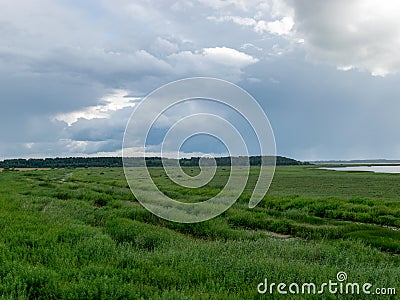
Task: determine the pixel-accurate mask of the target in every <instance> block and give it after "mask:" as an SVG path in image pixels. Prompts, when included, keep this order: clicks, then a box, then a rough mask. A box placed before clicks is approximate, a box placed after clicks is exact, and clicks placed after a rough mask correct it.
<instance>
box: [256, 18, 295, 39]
mask: <svg viewBox="0 0 400 300" xmlns="http://www.w3.org/2000/svg"><path fill="white" fill-rule="evenodd" d="M293 26H294V22H293V19H292V17H283V18H282V19H281V20H276V21H272V22H265V21H259V22H258V23H257V25H256V26H255V28H254V30H255V31H256V32H264V31H267V32H269V33H273V34H277V35H285V34H286V35H287V34H290V32H291V30H292V28H293Z"/></svg>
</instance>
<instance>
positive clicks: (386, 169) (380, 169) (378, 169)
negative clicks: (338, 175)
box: [320, 166, 400, 174]
mask: <svg viewBox="0 0 400 300" xmlns="http://www.w3.org/2000/svg"><path fill="white" fill-rule="evenodd" d="M320 169H323V170H332V171H346V172H349V171H350V172H374V173H392V174H396V173H400V166H359V167H337V168H320Z"/></svg>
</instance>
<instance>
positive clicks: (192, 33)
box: [0, 0, 400, 160]
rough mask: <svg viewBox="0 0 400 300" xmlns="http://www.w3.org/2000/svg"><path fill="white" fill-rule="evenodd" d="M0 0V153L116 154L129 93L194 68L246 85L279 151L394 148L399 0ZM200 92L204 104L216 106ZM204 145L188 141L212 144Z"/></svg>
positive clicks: (332, 153)
mask: <svg viewBox="0 0 400 300" xmlns="http://www.w3.org/2000/svg"><path fill="white" fill-rule="evenodd" d="M0 5H1V10H0V101H1V102H0V104H1V110H0V125H1V126H0V138H1V140H0V160H2V159H7V158H19V157H23V158H29V157H65V156H68V157H69V156H97V155H101V156H106V155H107V156H110V155H121V148H122V140H123V135H124V131H125V127H126V124H127V122H128V120H129V117H130V115H131V114H132V112H133V110H134V109H135V106H137V105H139V103H140V101H141V100H142V99H143V98H144V97H145V96H146V95H148V94H149V93H150V92H152V91H153V90H155V89H157V88H158V87H160V86H162V85H164V84H167V83H169V82H171V81H174V80H179V79H183V78H187V77H197V76H201V77H203V76H204V77H214V78H219V79H223V80H227V81H230V82H232V83H234V84H236V85H238V86H239V87H241V88H243V89H245V90H246V91H248V92H249V93H250V94H251V95H252V96H253V97H254V98H255V99H256V100H257V101H258V103H259V104H260V106H261V107H262V109H263V110H264V112H265V114H266V115H267V116H268V118H269V121H270V123H271V126H272V129H273V131H274V135H275V140H276V148H277V154H279V155H284V156H288V157H292V158H295V159H299V160H328V159H373V158H387V159H400V138H399V129H400V117H399V112H400V84H399V83H400V74H399V70H400V55H399V54H400V2H399V1H396V0H380V1H378V0H353V1H348V0H335V1H320V0H264V1H258V0H224V1H223V0H197V1H194V0H186V1H184V0H182V1H144V0H143V1H142V0H137V1H131V0H85V1H77V0H32V1H22V0H0ZM208 105H209V104H208V103H207V102H204V103H202V106H203V107H202V108H201V109H200V110H201V111H207V110H209V111H216V110H217V109H215V108H213V106H212V105H213V104H211V105H210V106H208ZM194 107H195V105H192V106H190V107H184V108H182V109H176V110H175V111H174V110H173V111H171V112H169V116H170V118H173V117H174V118H175V119H179V118H182V117H185V114H187V113H188V112H189V111H192V110H193V109H194ZM154 109H157V107H154ZM217 111H218V110H217ZM173 113H175V116H172V114H173ZM167 123H168V122H167ZM164 129H165V128H164ZM154 140H157V139H154ZM158 142H159V141H158ZM154 143H156V142H154ZM207 144H208V145H210V144H209V143H206V142H201V141H197V142H196V141H194V143H193V145H192V146H190V145H189V143H187V144H185V145H184V146H185V147H184V151H185V152H186V153H188V154H196V153H197V154H198V153H200V154H201V153H211V152H213V151H212V149H210V147H208V148H207V147H206V145H207ZM149 146H152V147H154V146H156V145H155V144H154V145H149ZM217 148H218V147H217ZM149 149H151V147H150V148H149ZM167 150H168V149H167ZM167 150H166V151H167Z"/></svg>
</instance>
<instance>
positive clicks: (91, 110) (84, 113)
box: [54, 90, 140, 126]
mask: <svg viewBox="0 0 400 300" xmlns="http://www.w3.org/2000/svg"><path fill="white" fill-rule="evenodd" d="M139 99H140V98H138V97H131V96H129V93H128V91H125V90H115V91H113V93H111V94H109V95H106V96H104V97H102V98H101V99H100V100H99V102H100V104H99V105H95V106H89V107H86V108H84V109H82V110H78V111H73V112H69V113H62V114H58V115H56V116H55V117H54V119H55V120H58V121H64V122H66V123H67V124H68V126H71V125H72V124H74V123H75V122H77V121H78V120H79V119H86V120H92V119H98V118H109V117H110V116H111V114H112V113H113V112H115V111H117V110H121V109H123V108H125V107H134V106H135V102H137V101H138V100H139Z"/></svg>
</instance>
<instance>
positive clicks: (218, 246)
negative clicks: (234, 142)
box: [0, 166, 400, 299]
mask: <svg viewBox="0 0 400 300" xmlns="http://www.w3.org/2000/svg"><path fill="white" fill-rule="evenodd" d="M198 171H199V170H198V168H196V167H187V168H186V169H185V172H186V173H187V174H193V175H196V174H198ZM251 172H252V176H251V177H250V179H249V182H248V185H247V187H246V190H245V192H244V193H243V194H242V196H241V197H240V199H239V200H238V201H237V202H236V203H235V204H234V205H233V206H232V207H231V208H230V209H229V210H227V211H226V212H225V213H224V214H223V215H222V216H220V217H218V218H215V219H213V220H210V221H207V222H203V223H199V224H178V223H173V222H168V221H164V220H162V219H159V218H158V217H156V216H154V215H152V214H151V213H149V212H148V211H147V210H145V209H144V208H143V207H142V206H141V205H140V204H139V203H138V202H137V201H136V199H134V197H133V195H132V193H131V191H130V190H129V188H128V186H127V183H126V180H125V177H124V175H123V171H122V169H121V168H81V169H56V170H40V171H24V172H22V171H11V170H8V171H3V172H1V173H0V207H1V208H2V209H1V210H0V232H1V238H0V295H1V296H2V298H4V299H16V298H17V299H265V298H273V299H317V298H318V296H315V295H297V296H293V295H281V296H280V295H278V294H277V293H276V292H275V294H274V295H272V296H271V295H269V294H265V295H259V294H258V293H257V285H258V283H260V282H262V281H264V278H268V281H269V282H276V283H279V282H285V283H287V284H290V283H292V282H297V283H299V284H301V283H304V282H315V283H316V284H321V283H323V282H327V281H328V280H333V281H334V280H336V274H337V273H338V272H339V271H345V272H346V273H347V275H348V281H349V282H360V283H364V282H370V283H372V284H373V286H374V288H376V287H386V288H387V287H394V288H396V289H397V292H398V293H399V291H400V286H399V282H400V256H399V254H400V231H399V228H400V199H399V195H400V184H399V183H400V175H396V174H374V173H365V172H363V173H346V172H334V171H325V170H317V169H313V168H312V167H310V166H291V167H289V166H287V167H278V168H277V171H276V175H275V178H274V180H273V183H272V186H271V189H270V191H269V192H268V194H267V196H266V197H265V199H264V200H263V201H262V202H261V203H260V204H259V205H258V206H257V207H256V208H254V209H249V208H248V207H247V204H248V200H249V197H250V195H251V191H252V186H253V184H254V179H255V178H256V175H257V173H258V168H257V167H253V168H252V170H251ZM151 174H152V177H153V178H154V180H155V181H156V183H157V185H158V186H159V188H160V189H161V190H163V191H164V192H165V193H166V194H167V195H169V196H170V197H173V198H175V199H177V200H182V201H202V200H205V199H208V198H209V197H210V196H213V195H215V194H216V193H218V191H219V190H220V189H221V188H222V187H223V185H224V184H225V182H226V178H227V176H228V175H229V168H225V167H219V168H218V170H217V176H216V177H215V179H214V180H213V181H211V182H210V183H209V184H208V185H207V186H206V187H203V188H199V189H195V190H194V189H187V188H182V187H177V186H175V185H174V184H173V183H172V182H171V181H170V180H169V179H168V178H167V177H166V175H165V173H164V172H163V170H162V169H161V168H151ZM323 297H324V299H377V297H378V296H376V295H370V296H366V295H363V294H360V295H331V294H329V293H325V294H324V295H323ZM396 297H398V296H379V297H378V298H379V299H397V298H396ZM319 298H321V299H322V296H321V297H319Z"/></svg>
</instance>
